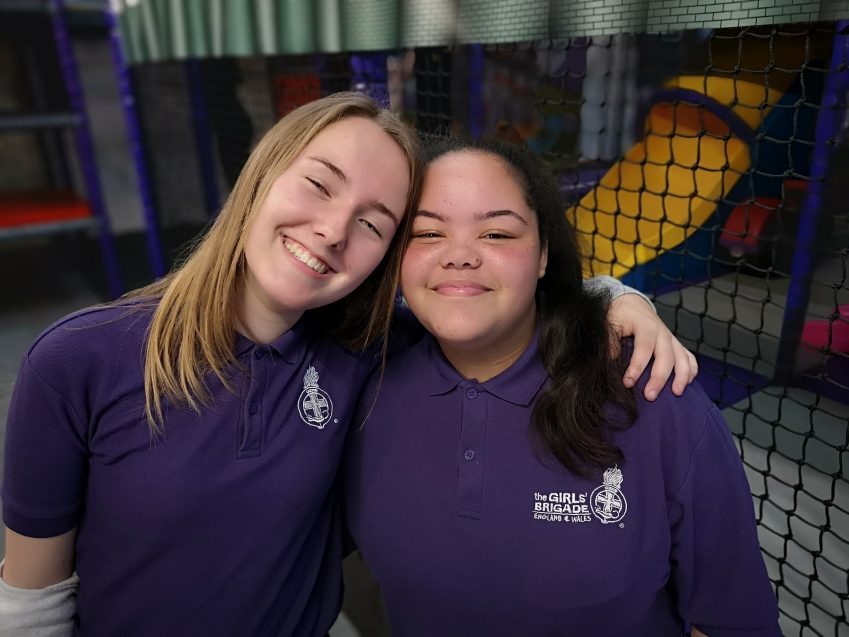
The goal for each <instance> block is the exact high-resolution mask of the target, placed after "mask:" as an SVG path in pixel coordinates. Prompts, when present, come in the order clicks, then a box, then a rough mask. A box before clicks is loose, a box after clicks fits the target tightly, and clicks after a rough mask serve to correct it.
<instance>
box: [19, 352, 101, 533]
mask: <svg viewBox="0 0 849 637" xmlns="http://www.w3.org/2000/svg"><path fill="white" fill-rule="evenodd" d="M84 431H85V427H84V425H83V423H82V422H80V418H79V417H78V414H76V413H75V411H74V409H73V408H72V406H71V405H70V404H69V403H68V401H66V400H65V399H64V398H63V397H62V396H60V395H59V394H58V393H57V392H56V390H55V389H54V388H53V387H51V386H50V385H49V384H48V383H47V382H46V381H45V380H44V379H43V378H42V376H41V375H39V373H38V372H37V371H36V369H35V368H34V367H33V365H32V363H31V361H30V359H29V357H27V358H25V359H24V361H23V363H22V365H21V370H20V373H19V374H18V378H17V381H16V383H15V389H14V391H13V393H12V400H11V403H10V405H9V416H8V419H7V423H6V448H5V459H4V467H3V489H2V496H3V520H4V522H5V524H6V526H7V527H9V528H10V529H12V530H13V531H15V532H16V533H20V534H21V535H26V536H28V537H53V536H56V535H61V534H62V533H66V532H67V531H70V530H71V529H72V528H74V526H76V525H77V523H78V521H79V518H80V515H81V512H82V507H83V500H84V496H85V483H86V477H87V471H88V452H87V446H86V443H85V436H84Z"/></svg>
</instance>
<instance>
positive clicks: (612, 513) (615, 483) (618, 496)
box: [590, 467, 628, 524]
mask: <svg viewBox="0 0 849 637" xmlns="http://www.w3.org/2000/svg"><path fill="white" fill-rule="evenodd" d="M622 480H623V478H622V472H621V471H620V470H619V468H618V467H613V468H612V469H608V470H607V471H605V472H604V484H602V485H601V486H600V487H596V489H595V490H594V491H593V492H592V494H591V495H590V510H591V511H592V512H593V515H594V516H596V517H597V518H598V519H599V520H601V523H602V524H613V523H614V522H618V521H619V520H621V519H622V518H624V517H625V513H626V512H627V511H628V501H627V500H626V499H625V494H624V493H622V491H620V490H619V487H620V486H621V485H622Z"/></svg>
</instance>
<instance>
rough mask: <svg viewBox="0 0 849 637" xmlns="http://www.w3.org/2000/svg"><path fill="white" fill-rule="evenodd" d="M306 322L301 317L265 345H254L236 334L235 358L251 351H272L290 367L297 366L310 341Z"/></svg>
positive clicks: (241, 335) (245, 337) (244, 337)
mask: <svg viewBox="0 0 849 637" xmlns="http://www.w3.org/2000/svg"><path fill="white" fill-rule="evenodd" d="M307 324H308V321H306V320H304V317H303V316H302V317H301V318H300V319H299V320H298V321H297V322H296V323H295V324H294V325H293V326H292V327H291V328H289V329H288V330H287V331H286V332H283V334H281V335H280V336H278V337H277V338H276V339H274V340H273V341H271V342H270V343H268V344H267V345H260V344H258V343H254V342H253V341H252V340H251V339H249V338H248V337H247V336H244V335H243V334H240V333H239V332H236V356H238V357H241V356H244V355H245V354H247V353H248V352H249V351H251V350H252V349H254V348H256V349H257V350H258V351H268V350H269V349H271V350H274V351H275V352H277V353H278V354H280V357H281V358H282V359H283V360H284V361H286V362H287V363H289V364H290V365H298V364H300V363H301V361H303V360H304V353H305V352H306V350H307V344H308V342H309V341H310V338H309V328H308V325H307Z"/></svg>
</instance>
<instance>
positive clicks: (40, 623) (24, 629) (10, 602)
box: [0, 562, 80, 637]
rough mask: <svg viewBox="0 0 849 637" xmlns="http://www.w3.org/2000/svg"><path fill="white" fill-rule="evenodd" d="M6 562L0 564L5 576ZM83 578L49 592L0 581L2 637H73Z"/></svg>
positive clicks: (54, 585)
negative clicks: (78, 591)
mask: <svg viewBox="0 0 849 637" xmlns="http://www.w3.org/2000/svg"><path fill="white" fill-rule="evenodd" d="M2 569H3V562H0V575H2V572H3V571H2ZM79 582H80V578H79V577H77V574H76V573H74V574H73V575H71V577H69V578H68V579H66V580H64V581H62V582H59V583H58V584H53V585H52V586H47V587H46V588H36V589H28V588H15V587H14V586H9V585H8V584H7V583H6V582H5V581H3V579H2V577H0V637H13V636H14V637H70V636H71V634H73V632H74V615H75V614H76V611H77V588H78V587H79Z"/></svg>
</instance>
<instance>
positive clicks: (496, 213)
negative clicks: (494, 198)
mask: <svg viewBox="0 0 849 637" xmlns="http://www.w3.org/2000/svg"><path fill="white" fill-rule="evenodd" d="M496 217H514V218H515V219H518V220H519V221H521V222H522V223H523V224H525V225H528V222H527V221H525V218H524V217H523V216H522V215H520V214H519V213H518V212H514V211H513V210H490V211H489V212H479V213H477V214H476V215H475V221H485V220H487V219H495V218H496Z"/></svg>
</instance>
